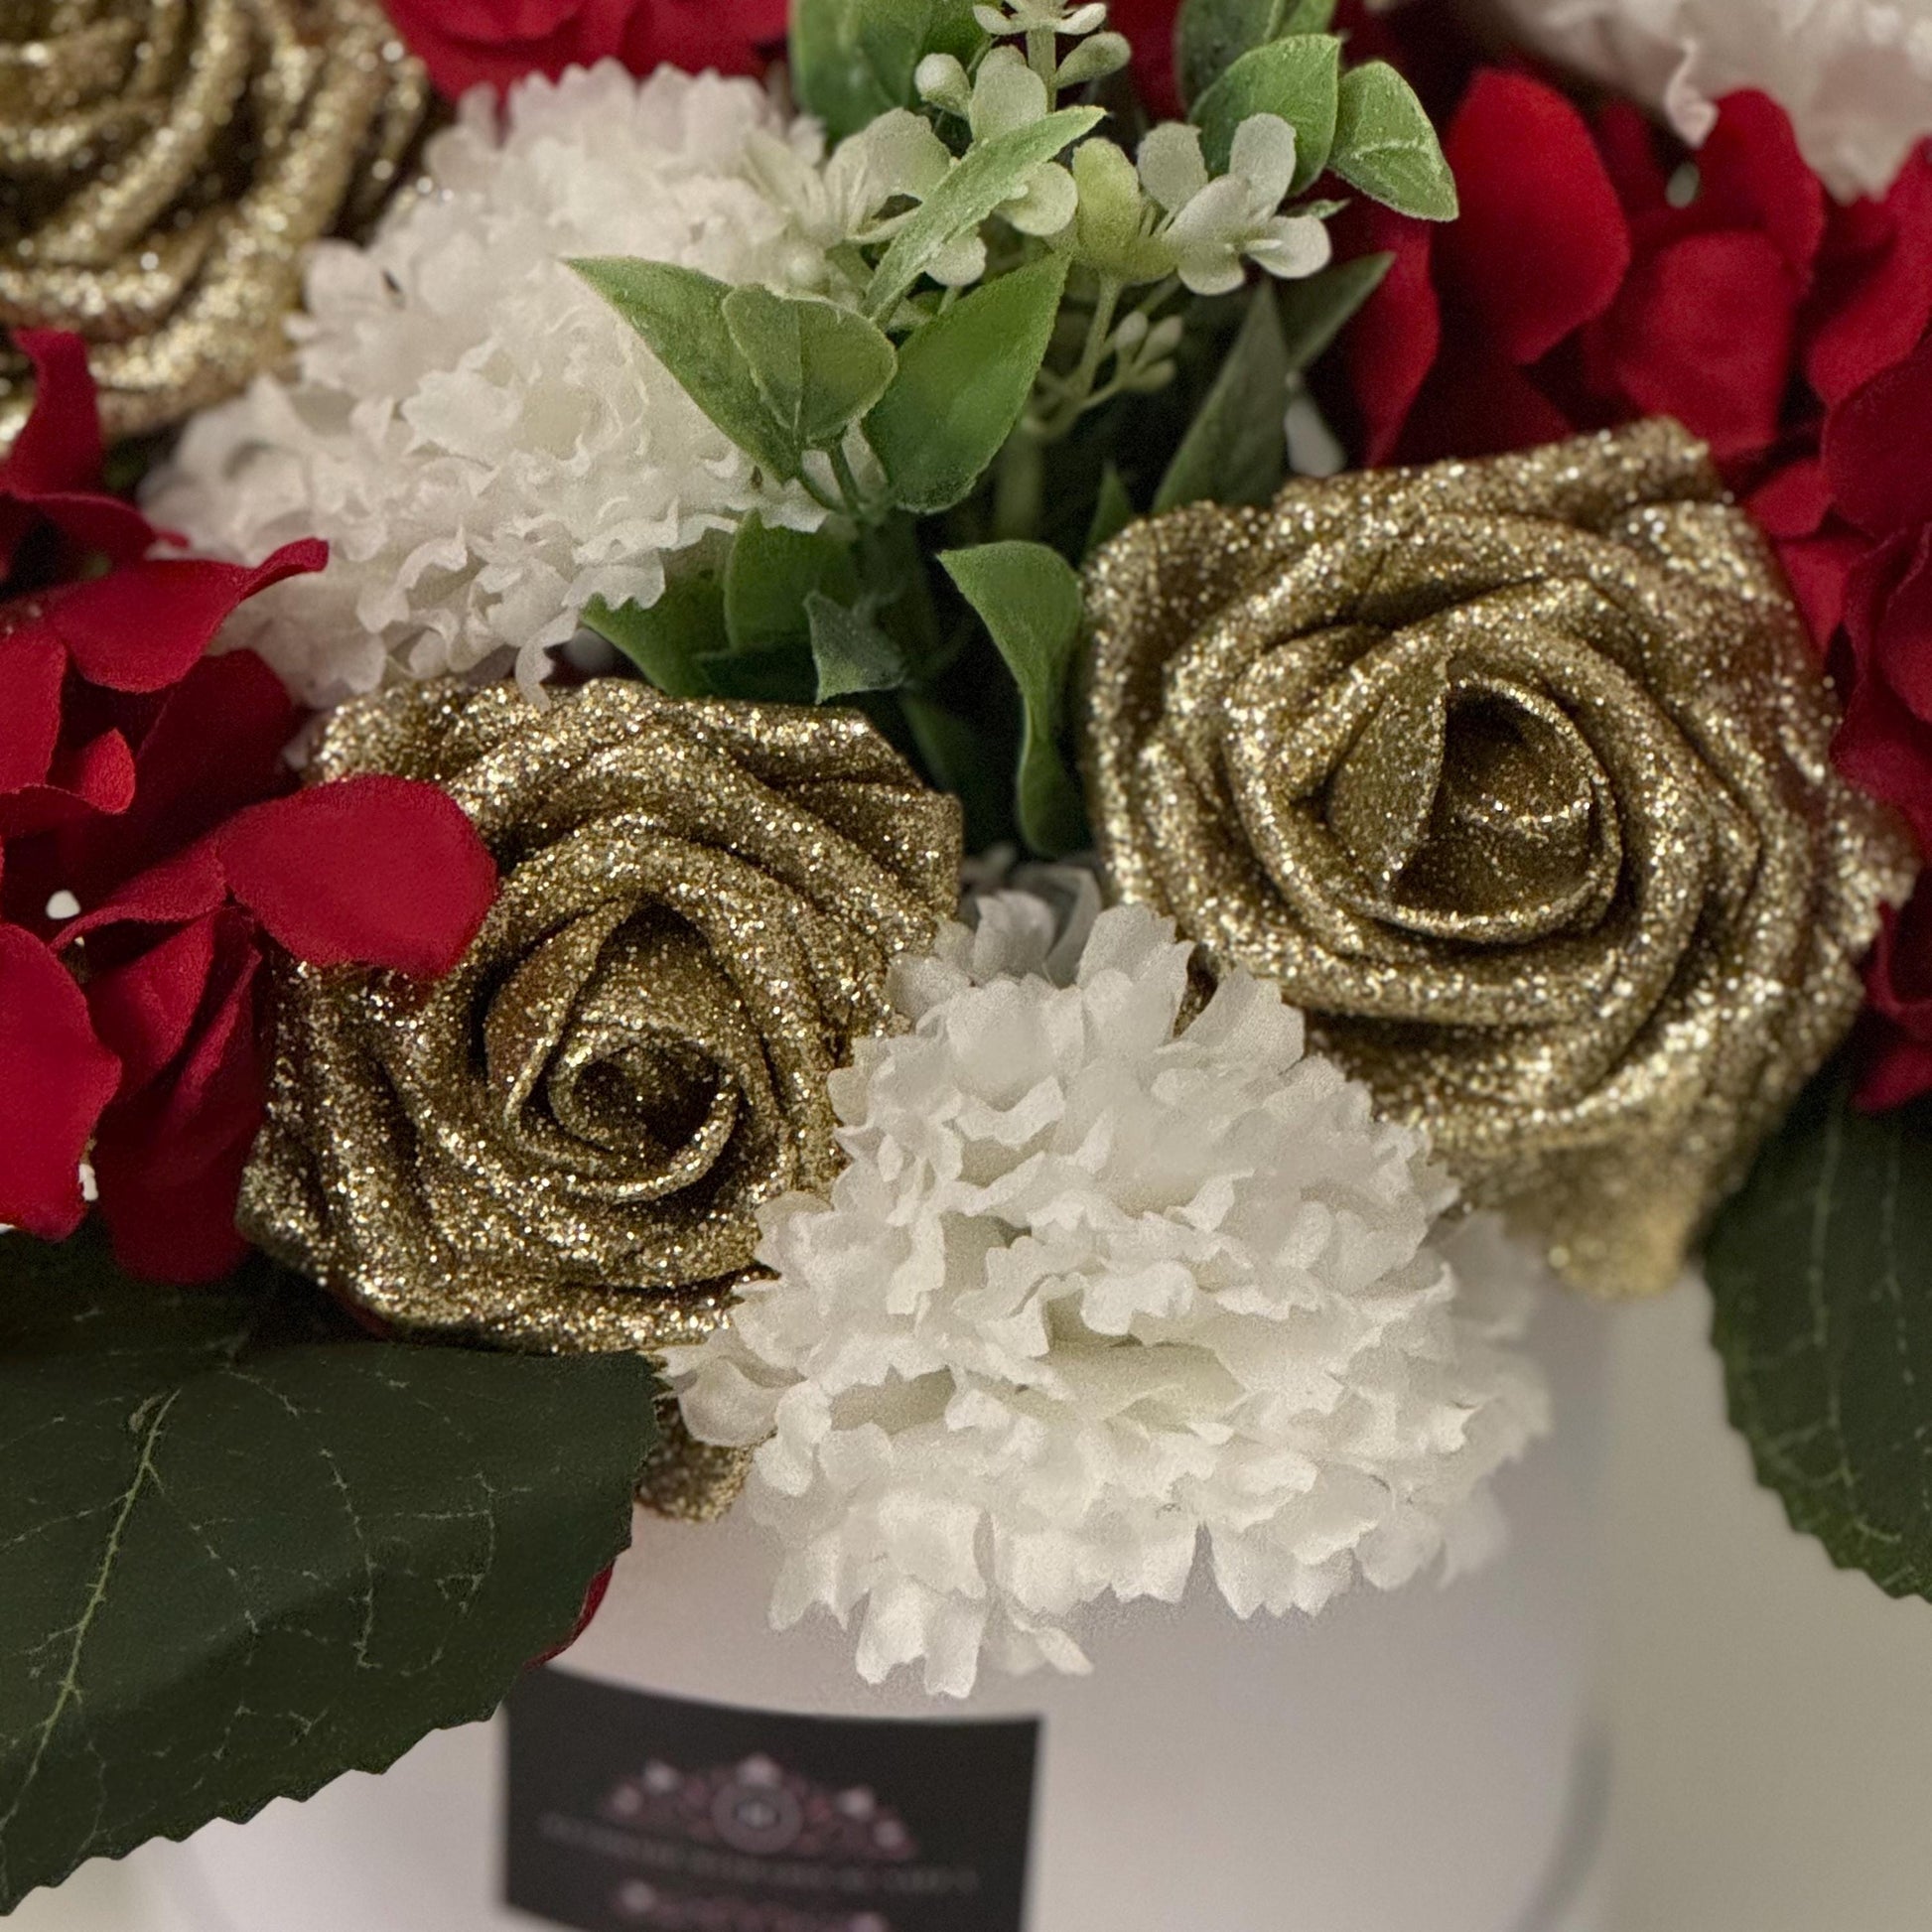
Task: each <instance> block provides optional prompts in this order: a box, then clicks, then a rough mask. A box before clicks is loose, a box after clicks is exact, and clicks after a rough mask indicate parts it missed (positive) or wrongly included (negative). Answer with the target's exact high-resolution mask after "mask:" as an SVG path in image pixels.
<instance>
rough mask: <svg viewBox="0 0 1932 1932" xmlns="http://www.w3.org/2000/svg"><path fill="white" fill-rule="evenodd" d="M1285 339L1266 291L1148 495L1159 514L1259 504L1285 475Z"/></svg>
mask: <svg viewBox="0 0 1932 1932" xmlns="http://www.w3.org/2000/svg"><path fill="white" fill-rule="evenodd" d="M1292 373H1293V370H1292V369H1291V367H1290V365H1289V353H1288V343H1287V339H1286V338H1285V337H1284V336H1283V334H1282V318H1281V308H1280V305H1279V303H1278V301H1277V299H1276V295H1275V289H1274V285H1273V284H1272V283H1270V282H1263V283H1261V284H1260V286H1258V287H1257V288H1256V289H1255V291H1254V293H1253V295H1251V296H1250V297H1249V299H1248V313H1247V317H1246V319H1245V320H1244V321H1243V322H1242V325H1241V333H1240V335H1238V336H1237V337H1236V338H1235V340H1234V346H1233V348H1231V349H1230V350H1229V351H1228V356H1227V360H1226V361H1225V362H1223V363H1222V365H1221V372H1220V374H1219V375H1217V376H1216V377H1215V378H1214V386H1213V387H1212V388H1211V389H1210V390H1208V392H1207V398H1206V400H1205V401H1204V402H1203V403H1202V404H1201V406H1200V413H1199V414H1198V415H1196V416H1195V418H1194V420H1193V422H1192V424H1191V425H1189V427H1188V430H1187V434H1186V437H1185V438H1184V439H1183V440H1182V442H1181V445H1180V448H1179V449H1178V450H1177V451H1176V452H1175V454H1174V459H1173V463H1171V464H1170V465H1169V466H1168V474H1167V475H1166V476H1165V477H1163V478H1162V479H1161V487H1160V488H1159V490H1157V491H1156V492H1155V497H1154V513H1155V514H1156V515H1157V516H1159V515H1161V514H1163V513H1164V512H1166V511H1168V510H1176V509H1179V508H1181V507H1182V506H1183V505H1185V504H1188V503H1200V502H1214V503H1226V504H1230V505H1232V504H1241V503H1265V502H1267V501H1268V500H1269V498H1270V497H1272V496H1273V495H1274V493H1275V492H1276V491H1277V490H1278V489H1279V488H1280V487H1281V486H1282V479H1283V478H1284V477H1285V476H1286V475H1287V474H1288V430H1287V419H1288V378H1289V376H1290V375H1291V374H1292Z"/></svg>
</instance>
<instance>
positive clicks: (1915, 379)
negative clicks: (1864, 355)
mask: <svg viewBox="0 0 1932 1932" xmlns="http://www.w3.org/2000/svg"><path fill="white" fill-rule="evenodd" d="M1928 424H1932V336H1928V337H1927V338H1926V340H1925V341H1924V342H1922V343H1920V344H1919V345H1918V347H1917V348H1915V349H1914V350H1913V351H1912V352H1911V354H1909V355H1908V356H1906V358H1905V359H1904V360H1903V361H1902V362H1900V363H1898V364H1897V365H1896V366H1895V367H1892V368H1888V369H1885V370H1883V371H1882V372H1880V373H1879V374H1877V375H1875V376H1873V377H1872V378H1871V380H1870V381H1869V382H1867V383H1865V384H1864V386H1863V388H1861V389H1859V390H1858V391H1857V392H1856V393H1855V394H1853V395H1851V396H1849V397H1848V398H1847V399H1846V400H1845V401H1844V402H1842V403H1840V404H1839V405H1838V407H1837V408H1836V409H1834V410H1833V411H1832V413H1831V414H1830V415H1829V416H1828V417H1827V418H1826V419H1825V441H1824V451H1825V474H1826V476H1827V477H1828V478H1829V479H1830V481H1831V485H1832V495H1833V497H1834V498H1835V499H1836V501H1837V503H1838V506H1839V508H1840V510H1841V511H1842V512H1843V513H1844V514H1845V515H1846V516H1847V517H1849V518H1850V519H1851V521H1852V522H1854V523H1856V524H1857V525H1858V526H1859V528H1860V529H1862V530H1863V531H1865V532H1866V533H1867V534H1868V535H1870V536H1877V537H1882V536H1890V535H1892V534H1894V533H1895V532H1898V531H1902V530H1908V529H1914V528H1916V527H1917V526H1918V525H1920V524H1923V523H1927V522H1932V463H1928V462H1927V461H1926V449H1925V436H1926V426H1927V425H1928Z"/></svg>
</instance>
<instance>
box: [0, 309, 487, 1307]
mask: <svg viewBox="0 0 1932 1932" xmlns="http://www.w3.org/2000/svg"><path fill="white" fill-rule="evenodd" d="M25 340H26V345H27V347H28V350H29V352H30V353H31V354H32V355H33V356H34V359H35V361H36V363H37V365H38V368H39V374H40V388H39V394H38V396H37V400H36V406H35V412H34V415H33V418H32V420H31V421H30V422H29V423H28V425H27V426H26V428H25V429H24V430H23V432H22V434H21V436H20V438H19V439H18V441H17V442H16V444H15V446H14V450H13V452H12V454H11V455H10V457H9V458H8V460H7V461H6V462H5V463H4V464H0V591H5V592H11V593H13V595H12V596H10V597H9V598H8V599H7V601H6V602H5V603H0V837H3V838H4V847H3V848H0V902H4V905H5V908H6V912H7V916H8V919H9V921H10V922H9V923H6V924H0V1219H4V1220H6V1221H9V1222H12V1223H14V1224H16V1225H18V1226H20V1227H23V1228H25V1229H27V1230H28V1231H30V1232H31V1233H34V1234H37V1235H40V1236H42V1237H43V1238H46V1239H61V1238H64V1237H65V1236H67V1235H69V1234H70V1233H72V1231H73V1230H74V1228H75V1227H76V1226H77V1225H78V1224H79V1221H80V1218H81V1216H82V1214H83V1213H84V1212H85V1203H84V1201H83V1199H82V1195H81V1187H80V1179H79V1170H80V1163H81V1161H82V1159H83V1157H84V1156H85V1155H86V1154H87V1151H88V1149H89V1147H91V1148H92V1153H93V1161H94V1167H95V1173H96V1178H97V1180H98V1182H99V1191H100V1200H101V1207H102V1211H103V1213H104V1215H105V1218H106V1219H107V1222H108V1224H109V1227H110V1229H111V1231H112V1233H113V1236H114V1240H115V1245H116V1249H117V1251H118V1252H119V1254H120V1256H121V1259H122V1260H123V1262H124V1263H125V1264H126V1265H127V1266H129V1267H130V1268H131V1269H133V1270H134V1271H135V1272H138V1273H144V1274H150V1275H157V1276H163V1277H168V1278H172V1279H177V1280H196V1279H202V1278H207V1277H210V1276H213V1275H217V1274H220V1273H222V1272H223V1271H224V1270H225V1269H226V1268H228V1267H229V1266H230V1265H232V1263H233V1262H234V1260H235V1259H236V1258H237V1257H238V1255H239V1253H240V1251H241V1243H240V1241H239V1238H238V1237H237V1236H236V1234H235V1232H234V1199H235V1189H236V1185H237V1183H238V1181H239V1177H240V1173H241V1168H242V1165H243V1164H244V1162H245V1160H246V1158H247V1153H248V1148H249V1145H250V1143H251V1142H252V1140H253V1137H254V1134H255V1131H256V1128H257V1126H258V1125H259V1122H260V1118H261V1110H262V1094H263V1085H264V1079H263V1065H262V1056H261V1045H260V1040H261V1033H262V1017H263V1016H262V1013H261V1003H260V992H261V989H262V986H263V984H264V975H263V974H262V971H261V968H262V965H263V963H264V960H265V958H266V951H265V948H266V946H267V944H268V943H269V942H270V941H273V942H275V943H277V944H280V945H282V946H284V947H286V948H287V949H288V950H289V951H290V952H292V953H294V954H295V955H296V956H297V957H299V958H302V959H306V960H310V961H313V962H314V963H316V964H319V965H340V964H345V963H348V962H351V961H352V962H355V963H358V964H363V965H370V966H378V967H387V968H391V969H393V970H395V971H398V972H405V973H418V974H421V973H436V972H442V971H445V970H447V969H448V968H449V967H450V966H451V965H453V964H454V963H455V961H456V960H457V959H458V958H459V957H460V956H461V954H462V952H463V950H464V949H465V947H466V946H467V945H468V944H469V942H470V940H471V938H472V937H473V936H474V935H475V932H476V929H477V927H478V925H479V924H480V923H481V922H482V919H483V914H484V912H485V911H486V910H487V908H488V905H489V902H490V899H491V898H492V897H493V895H494V889H495V869H494V867H493V865H492V863H491V861H490V859H489V855H488V853H487V851H486V850H485V849H484V847H483V842H482V841H481V839H479V837H478V836H477V834H476V832H475V830H474V829H473V828H472V826H471V825H470V822H469V820H468V819H467V818H465V817H464V815H463V812H462V811H461V809H460V808H459V807H458V806H457V804H456V803H455V801H454V800H453V799H451V798H450V797H448V796H447V795H446V794H445V793H443V792H441V791H439V790H437V789H436V788H435V787H434V786H431V785H419V784H411V783H407V782H405V781H403V780H401V779H394V778H370V779H356V780H350V781H348V782H345V783H344V784H340V785H324V786H320V787H316V788H314V789H311V790H308V791H302V792H296V791H293V790H292V786H293V782H294V780H293V774H292V773H291V772H290V771H289V770H288V768H287V766H286V764H285V763H284V761H283V759H282V752H283V748H284V747H285V746H286V745H287V743H288V741H289V739H290V737H291V735H292V733H293V732H294V730H295V727H296V725H297V723H298V719H297V714H296V711H295V708H294V706H293V705H292V704H291V702H290V700H289V698H288V695H287V693H286V692H285V691H284V690H283V689H282V686H281V684H280V683H279V681H278V680H277V679H276V677H275V675H274V673H273V672H272V671H270V670H269V668H268V666H267V665H266V664H264V663H263V662H262V661H261V659H260V658H258V657H256V656H254V655H253V654H252V653H250V652H236V653H233V654H231V655H229V656H225V657H214V658H210V657H207V655H206V654H205V653H206V651H207V646H208V644H209V643H210V642H211V641H212V639H213V637H214V634H215V632H216V631H217V630H218V629H219V628H220V625H221V623H222V622H223V621H225V619H226V618H227V617H228V615H229V614H230V613H231V612H232V611H233V610H234V608H235V606H236V605H238V604H239V603H240V602H241V601H242V600H243V599H244V598H246V597H249V596H252V595H253V594H254V592H255V591H257V590H259V589H261V588H263V587H264V586H265V585H267V584H269V583H273V582H274V581H276V580H277V579H278V578H280V577H285V576H287V575H289V574H291V573H292V572H295V571H302V570H313V569H317V568H320V566H321V565H322V563H323V562H324V560H325V559H326V556H327V551H326V549H325V548H324V547H323V546H322V545H320V544H295V545H291V546H289V547H288V548H287V549H285V550H283V551H281V552H278V553H277V555H276V556H274V557H272V558H271V559H269V561H268V562H267V563H265V564H263V565H262V566H260V567H259V568H258V569H255V570H245V569H241V568H239V567H237V566H234V565H230V564H219V563H209V562H204V561H200V560H195V559H182V558H153V557H150V556H149V555H148V554H147V553H148V551H149V550H150V549H151V548H152V546H153V545H154V543H155V541H156V537H155V532H154V531H153V530H152V529H150V528H149V526H148V525H147V523H146V522H145V521H144V520H143V519H142V518H141V517H140V515H139V514H138V512H136V511H135V510H134V509H133V508H132V507H131V506H129V505H127V504H125V503H122V502H120V501H119V500H118V499H116V498H113V497H111V496H106V495H103V494H101V493H99V487H98V471H99V464H100V432H99V423H98V417H97V415H96V412H95V403H94V395H93V389H92V385H91V382H90V381H89V379H88V377H87V373H86V364H85V359H84V355H83V353H82V352H81V349H80V345H79V344H78V342H77V341H76V340H75V339H73V338H70V337H69V338H61V337H33V336H29V337H28V338H26V339H25ZM99 566H104V570H98V574H96V572H97V568H98V567H99ZM76 573H78V574H76ZM23 585H27V586H31V587H32V588H29V589H25V590H23ZM57 892H64V893H68V894H70V895H72V897H74V898H75V899H76V901H77V902H78V904H79V905H80V907H81V910H80V913H79V915H78V916H77V917H75V918H72V919H70V920H69V921H68V922H67V924H66V925H65V927H64V928H63V929H62V930H60V931H59V932H56V933H54V934H53V935H52V943H50V941H49V936H48V935H49V929H50V925H51V923H52V917H51V915H52V905H53V897H52V896H53V895H54V894H55V893H57ZM70 968H78V969H79V970H78V972H77V973H76V971H74V970H70Z"/></svg>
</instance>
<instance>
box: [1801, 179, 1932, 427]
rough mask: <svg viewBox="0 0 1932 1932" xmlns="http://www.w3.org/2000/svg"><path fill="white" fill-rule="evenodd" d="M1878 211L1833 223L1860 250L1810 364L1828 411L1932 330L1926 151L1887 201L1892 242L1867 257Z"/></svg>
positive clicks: (1866, 207)
mask: <svg viewBox="0 0 1932 1932" xmlns="http://www.w3.org/2000/svg"><path fill="white" fill-rule="evenodd" d="M1874 211H1875V210H1874V207H1873V205H1871V204H1868V203H1860V204H1856V205H1855V206H1854V207H1850V208H1845V209H1841V210H1839V211H1838V213H1837V215H1836V217H1835V220H1836V223H1837V230H1838V231H1847V232H1852V233H1856V234H1857V235H1858V237H1859V243H1860V246H1859V250H1858V252H1857V254H1855V256H1854V259H1853V260H1852V261H1851V263H1850V264H1849V265H1848V267H1847V269H1846V271H1845V273H1844V275H1843V277H1842V278H1841V279H1842V282H1843V286H1842V287H1840V288H1837V289H1830V290H1829V294H1830V300H1829V303H1828V307H1827V314H1826V319H1825V321H1824V322H1823V323H1821V324H1820V326H1819V328H1818V330H1817V332H1816V334H1815V335H1814V336H1813V338H1812V342H1811V346H1810V349H1809V351H1808V352H1807V355H1806V358H1805V373H1806V375H1807V376H1808V377H1809V378H1810V380H1811V385H1812V387H1813V388H1814V389H1816V390H1817V391H1818V393H1819V395H1820V396H1821V397H1823V398H1824V400H1825V401H1826V402H1827V403H1839V402H1843V401H1844V400H1845V398H1846V397H1848V396H1850V395H1851V394H1852V393H1853V392H1854V391H1855V390H1857V389H1859V388H1861V387H1863V385H1864V384H1865V383H1867V382H1869V381H1870V380H1871V378H1872V377H1873V376H1875V375H1876V374H1878V373H1879V371H1880V370H1882V369H1888V368H1890V367H1892V365H1893V364H1894V363H1897V362H1900V361H1902V360H1903V359H1904V358H1905V356H1906V355H1908V354H1909V353H1910V352H1911V350H1912V348H1913V346H1914V345H1916V344H1917V343H1918V341H1919V339H1920V337H1922V336H1923V335H1924V334H1925V332H1926V329H1927V328H1928V326H1932V157H1928V155H1927V154H1926V151H1925V150H1924V149H1923V148H1922V147H1921V148H1918V149H1916V150H1914V151H1913V153H1912V155H1911V157H1910V158H1909V159H1908V160H1907V161H1906V163H1905V166H1904V168H1903V169H1902V170H1901V171H1900V173H1899V177H1898V179H1897V181H1895V182H1894V183H1893V184H1892V188H1891V193H1890V194H1889V195H1888V196H1887V197H1886V198H1885V205H1884V213H1885V215H1886V216H1888V217H1889V220H1888V222H1887V224H1886V225H1887V226H1888V228H1889V231H1890V232H1889V235H1888V237H1887V238H1886V239H1885V240H1884V241H1883V242H1881V243H1880V244H1879V245H1878V246H1877V248H1876V249H1875V250H1872V251H1870V252H1868V253H1867V252H1866V251H1865V250H1864V248H1863V231H1864V230H1865V229H1866V228H1867V227H1868V226H1869V224H1870V217H1871V215H1872V214H1873V213H1874ZM1828 287H1829V284H1828ZM1822 293H1825V291H1821V294H1822Z"/></svg>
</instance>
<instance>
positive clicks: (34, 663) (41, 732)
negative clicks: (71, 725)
mask: <svg viewBox="0 0 1932 1932" xmlns="http://www.w3.org/2000/svg"><path fill="white" fill-rule="evenodd" d="M67 675H68V654H67V652H66V651H65V650H63V649H62V648H61V643H60V639H59V638H57V637H54V636H52V635H51V634H50V633H49V632H47V631H46V630H44V629H42V628H41V627H40V626H39V625H38V624H37V625H35V626H34V627H33V628H31V629H26V630H16V631H14V632H13V633H12V634H11V635H8V636H4V637H0V687H4V689H5V691H6V701H5V702H4V703H0V794H4V793H6V792H10V791H19V790H21V789H23V788H24V787H25V786H27V785H38V784H42V783H44V782H45V781H46V779H47V774H48V772H49V771H50V770H51V769H52V768H53V765H54V748H55V747H56V746H57V745H58V744H59V743H60V742H61V690H62V687H63V685H65V684H66V682H67Z"/></svg>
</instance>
